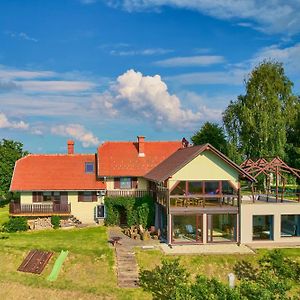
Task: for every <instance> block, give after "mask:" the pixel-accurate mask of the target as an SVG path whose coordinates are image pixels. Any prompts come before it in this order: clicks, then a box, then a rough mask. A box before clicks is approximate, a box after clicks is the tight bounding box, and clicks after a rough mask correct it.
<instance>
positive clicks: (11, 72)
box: [0, 65, 57, 80]
mask: <svg viewBox="0 0 300 300" xmlns="http://www.w3.org/2000/svg"><path fill="white" fill-rule="evenodd" d="M55 75H57V74H56V73H55V72H52V71H27V70H22V69H14V68H8V67H6V66H3V65H0V79H3V80H14V79H22V80H27V79H33V78H47V77H53V76H55Z"/></svg>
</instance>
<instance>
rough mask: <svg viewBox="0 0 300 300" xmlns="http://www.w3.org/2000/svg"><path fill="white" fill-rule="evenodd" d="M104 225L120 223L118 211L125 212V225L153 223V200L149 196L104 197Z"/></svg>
mask: <svg viewBox="0 0 300 300" xmlns="http://www.w3.org/2000/svg"><path fill="white" fill-rule="evenodd" d="M105 209H106V220H105V224H106V225H120V211H121V210H124V212H125V213H126V219H127V226H128V227H130V226H132V225H143V227H145V228H146V227H149V226H151V225H153V224H154V201H153V199H152V197H150V196H144V197H142V198H135V197H106V198H105Z"/></svg>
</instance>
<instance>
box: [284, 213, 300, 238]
mask: <svg viewBox="0 0 300 300" xmlns="http://www.w3.org/2000/svg"><path fill="white" fill-rule="evenodd" d="M290 236H300V215H282V216H281V237H290Z"/></svg>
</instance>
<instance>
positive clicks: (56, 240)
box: [0, 206, 300, 300]
mask: <svg viewBox="0 0 300 300" xmlns="http://www.w3.org/2000/svg"><path fill="white" fill-rule="evenodd" d="M7 210H8V207H7V206H6V207H2V208H0V224H1V223H3V222H4V221H5V220H7V219H8V212H7ZM1 237H7V238H1ZM107 239H108V238H107V228H106V227H90V228H82V229H70V230H62V229H58V230H44V231H34V232H30V231H29V232H23V233H11V234H6V233H0V259H1V261H0V274H1V276H0V299H10V298H11V299H41V298H46V299H47V298H48V299H60V300H63V299H70V298H77V299H83V300H85V299H130V300H131V299H143V300H144V299H145V300H147V299H151V296H150V295H149V294H148V293H145V292H143V291H142V289H140V288H138V289H120V288H118V287H117V278H116V270H115V256H114V252H113V251H114V250H113V248H111V247H109V246H108V243H107ZM31 249H40V250H47V251H53V252H54V257H52V258H51V260H50V262H49V264H48V265H47V267H46V268H45V270H44V271H43V273H42V274H41V275H34V274H29V273H22V272H18V271H17V268H18V267H19V265H20V264H21V262H22V261H23V259H24V258H25V257H26V255H27V253H28V252H29V251H30V250H31ZM61 250H69V256H68V257H67V259H66V261H65V262H64V264H63V268H62V270H61V273H60V274H59V277H58V279H57V281H56V282H48V281H47V280H46V278H47V276H48V275H49V274H50V272H51V270H52V267H53V264H54V262H55V259H56V258H57V257H58V255H59V253H60V251H61ZM265 251H266V250H260V251H259V252H258V255H186V256H180V263H181V264H182V265H183V266H185V267H186V268H187V270H188V271H189V272H190V274H191V275H192V277H194V276H195V275H197V274H205V275H207V276H214V277H216V278H218V279H219V280H221V281H224V282H226V281H227V274H228V273H230V272H232V267H233V265H234V264H235V262H237V261H238V260H241V259H246V260H249V261H253V262H257V260H258V259H259V257H261V256H262V255H263V254H264V253H265ZM283 251H284V252H285V254H286V255H287V256H289V257H292V258H293V259H297V260H299V259H300V249H284V250H283ZM136 253H137V260H138V264H139V266H140V268H142V269H152V268H154V267H155V266H156V265H158V264H160V262H161V259H162V258H164V257H167V258H168V259H174V258H175V256H164V255H163V254H162V253H161V252H160V251H158V250H141V249H140V248H137V249H136Z"/></svg>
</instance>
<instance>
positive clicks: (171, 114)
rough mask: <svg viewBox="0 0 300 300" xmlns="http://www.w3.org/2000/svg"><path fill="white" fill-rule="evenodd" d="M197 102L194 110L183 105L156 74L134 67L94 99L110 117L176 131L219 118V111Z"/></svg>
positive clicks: (95, 105)
mask: <svg viewBox="0 0 300 300" xmlns="http://www.w3.org/2000/svg"><path fill="white" fill-rule="evenodd" d="M198 104H199V106H198V107H197V109H194V110H192V109H189V108H186V107H184V106H183V104H182V101H181V100H180V98H179V97H178V96H176V95H174V94H170V93H169V91H168V87H167V85H166V83H165V82H163V81H162V80H161V77H160V76H159V75H155V76H143V74H142V73H140V72H136V71H134V70H128V71H127V72H125V73H124V74H122V75H121V76H119V77H118V78H117V80H116V81H115V82H114V83H113V84H112V85H111V87H110V89H109V90H108V91H106V92H105V93H103V94H102V95H98V96H97V97H95V98H94V99H93V108H94V109H99V110H100V109H102V110H103V107H106V110H105V111H106V113H110V114H111V115H112V116H126V117H127V118H128V117H129V118H131V117H134V118H135V119H142V120H148V121H149V122H151V123H153V124H154V125H156V127H158V128H164V127H172V128H175V129H176V130H178V131H180V130H185V129H191V128H194V126H195V125H198V124H199V123H200V122H201V121H203V120H206V119H207V118H210V117H211V118H213V119H216V118H218V117H219V115H220V112H219V110H217V109H216V110H212V109H210V108H208V107H207V106H206V105H203V104H201V105H200V103H198Z"/></svg>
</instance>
